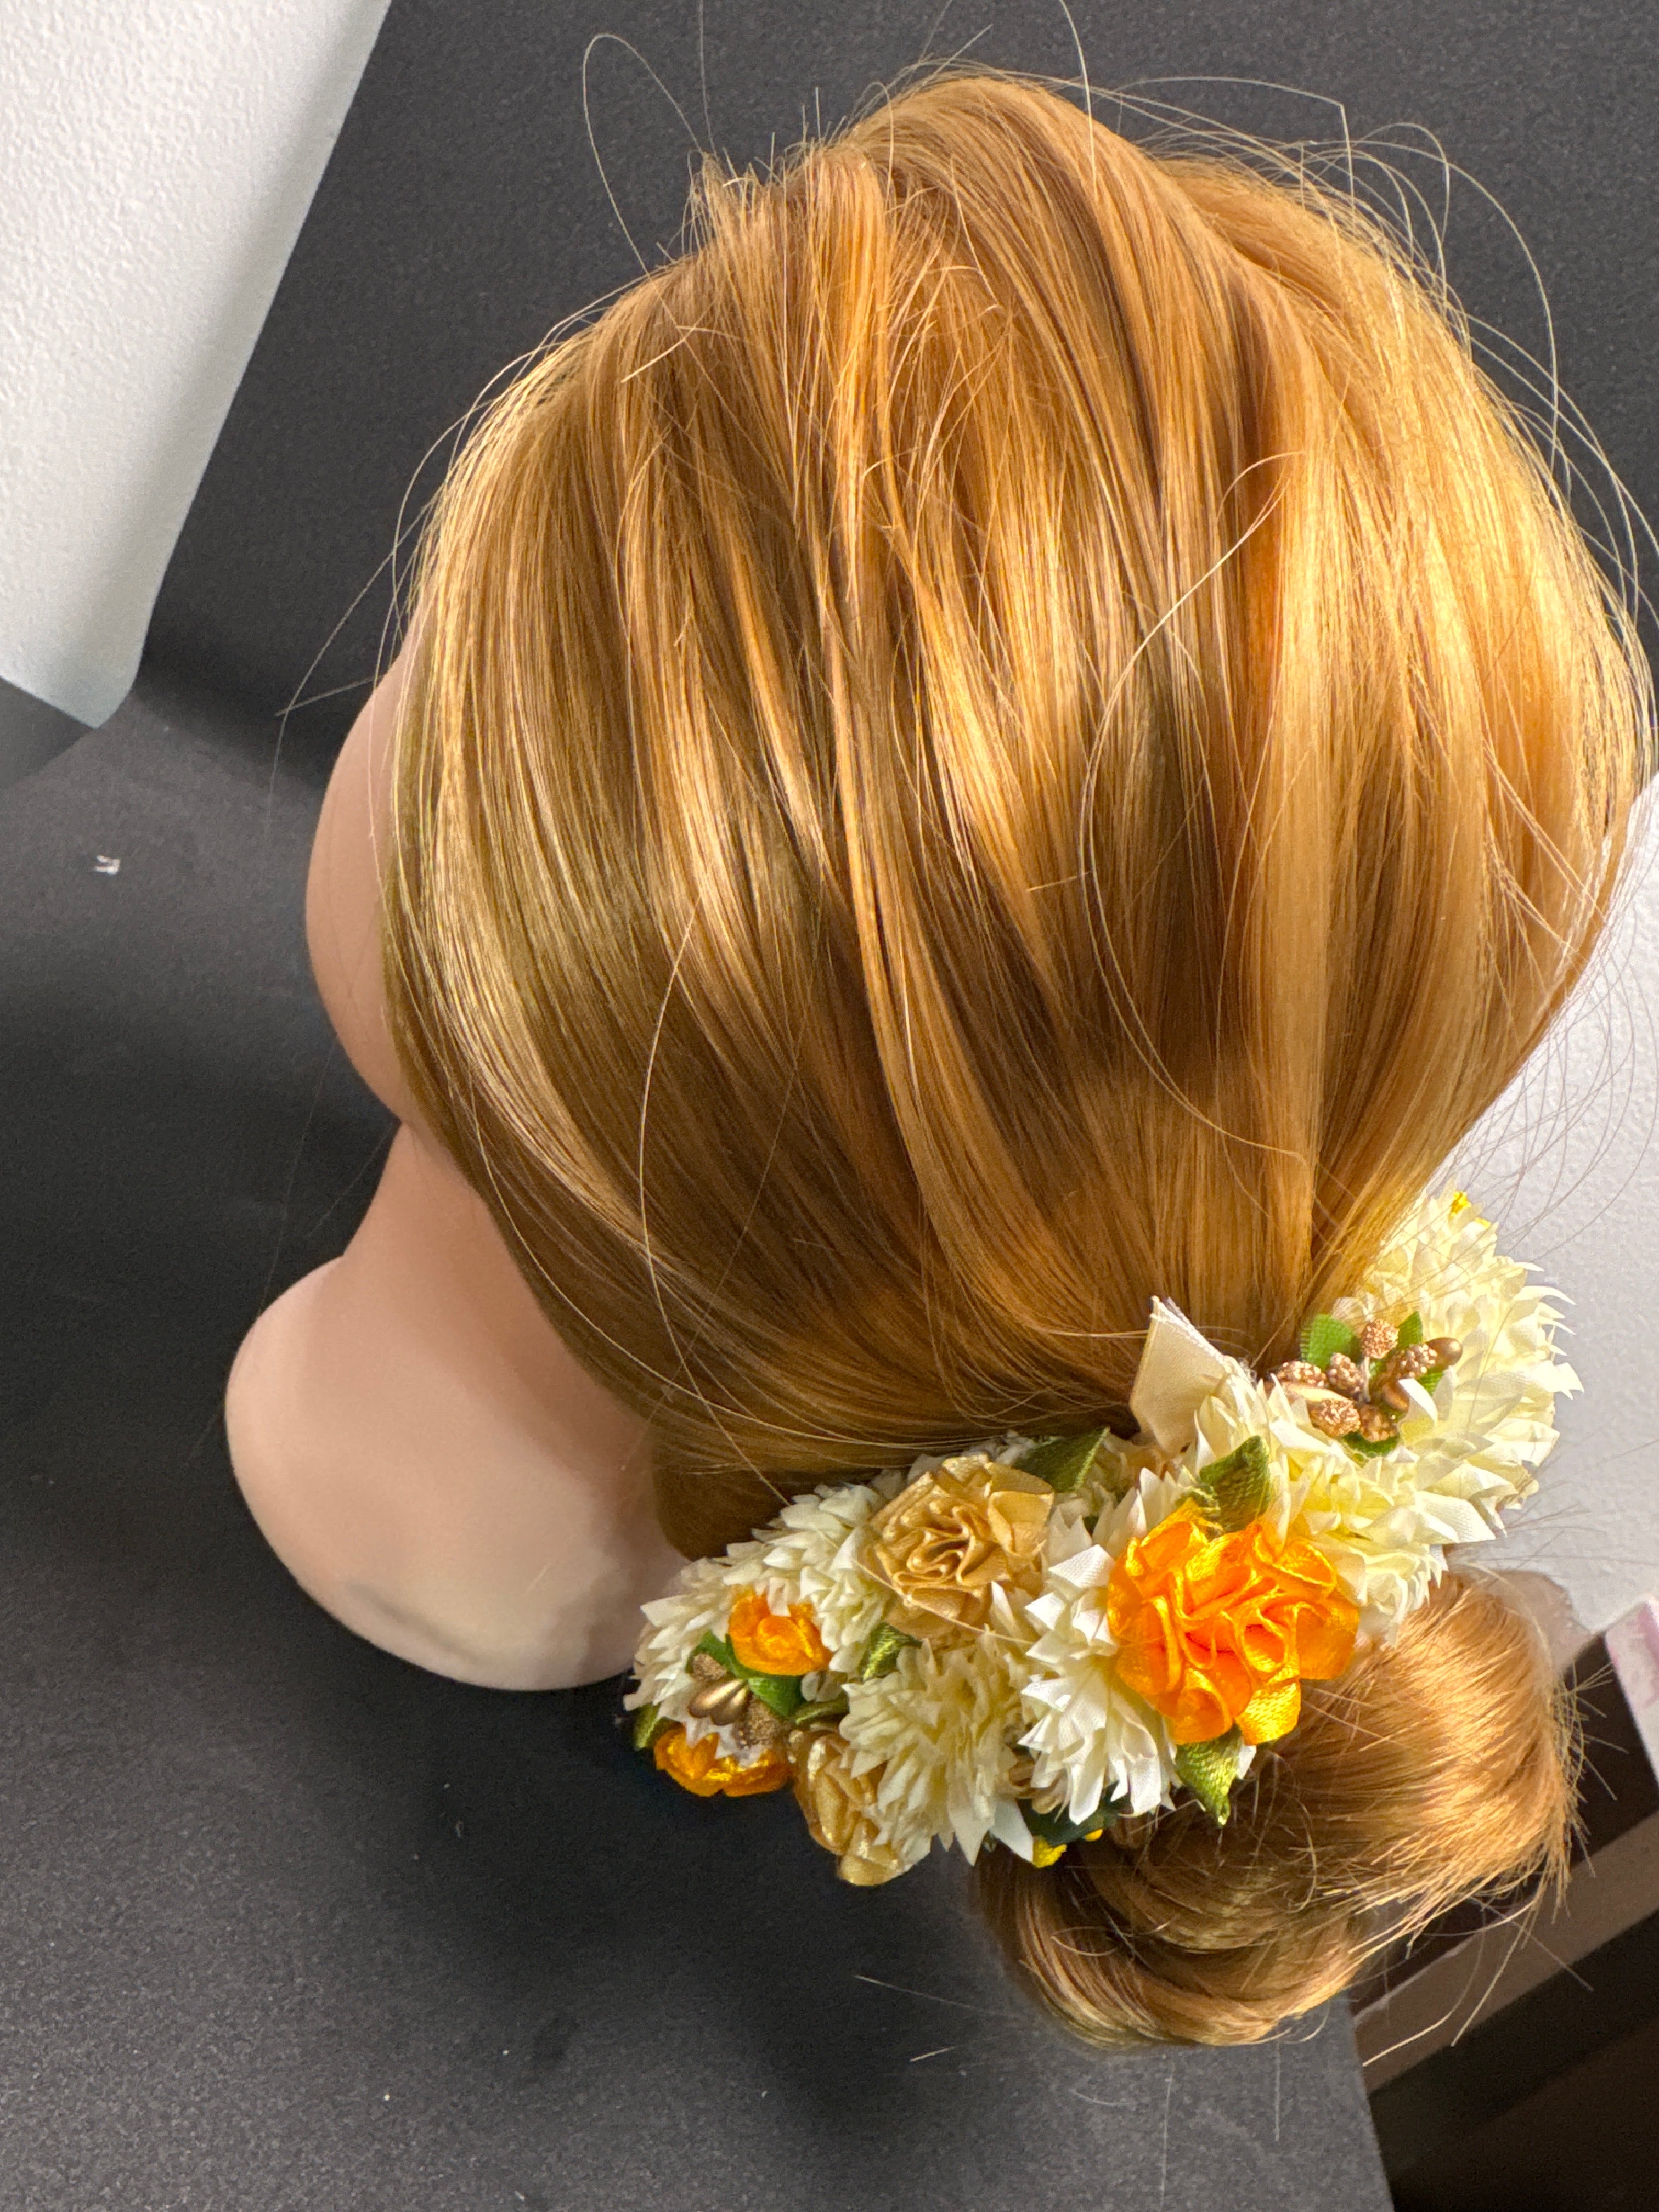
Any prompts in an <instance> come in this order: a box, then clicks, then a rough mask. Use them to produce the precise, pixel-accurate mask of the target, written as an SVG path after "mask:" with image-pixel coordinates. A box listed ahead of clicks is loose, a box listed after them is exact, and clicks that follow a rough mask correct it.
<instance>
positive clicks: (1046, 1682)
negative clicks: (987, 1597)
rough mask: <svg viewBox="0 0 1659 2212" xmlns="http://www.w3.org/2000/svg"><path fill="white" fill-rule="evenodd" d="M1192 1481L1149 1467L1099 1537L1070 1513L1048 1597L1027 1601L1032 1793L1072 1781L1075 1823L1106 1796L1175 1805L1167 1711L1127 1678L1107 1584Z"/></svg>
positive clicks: (1148, 1805)
mask: <svg viewBox="0 0 1659 2212" xmlns="http://www.w3.org/2000/svg"><path fill="white" fill-rule="evenodd" d="M1190 1490H1191V1483H1190V1480H1189V1479H1188V1476H1187V1474H1185V1472H1184V1471H1182V1470H1181V1469H1179V1468H1177V1469H1176V1471H1174V1472H1172V1473H1169V1474H1158V1473H1155V1472H1152V1471H1151V1470H1147V1471H1146V1472H1143V1473H1142V1474H1140V1475H1139V1478H1138V1480H1136V1482H1135V1485H1134V1487H1133V1489H1132V1490H1131V1491H1129V1492H1128V1493H1127V1496H1125V1497H1124V1498H1121V1499H1120V1500H1118V1501H1117V1502H1116V1503H1115V1504H1109V1505H1107V1506H1106V1507H1105V1508H1104V1509H1103V1511H1102V1513H1101V1516H1100V1518H1099V1520H1098V1521H1097V1522H1096V1524H1095V1529H1094V1534H1093V1535H1092V1537H1091V1536H1090V1534H1089V1533H1088V1531H1087V1530H1086V1529H1085V1528H1083V1527H1082V1526H1081V1524H1080V1522H1077V1521H1075V1520H1074V1519H1073V1517H1072V1516H1070V1515H1067V1516H1065V1517H1064V1518H1061V1517H1060V1516H1056V1521H1057V1522H1058V1526H1057V1528H1056V1529H1055V1530H1054V1531H1053V1532H1051V1537H1050V1544H1051V1559H1050V1563H1049V1567H1048V1574H1047V1576H1046V1577H1045V1579H1044V1586H1043V1589H1042V1595H1041V1596H1040V1597H1036V1598H1034V1599H1032V1600H1031V1601H1030V1604H1028V1605H1027V1606H1026V1607H1025V1608H1024V1617H1025V1620H1026V1621H1027V1623H1028V1624H1029V1626H1030V1628H1031V1629H1032V1630H1033V1631H1034V1632H1035V1633H1034V1638H1033V1641H1032V1642H1031V1644H1030V1646H1029V1648H1028V1649H1027V1650H1026V1653H1025V1665H1026V1668H1027V1669H1028V1670H1029V1671H1028V1673H1027V1677H1026V1680H1025V1682H1024V1687H1023V1690H1022V1693H1021V1703H1022V1710H1023V1715H1024V1722H1025V1728H1024V1734H1023V1735H1022V1736H1021V1737H1020V1742H1021V1743H1022V1745H1023V1746H1024V1748H1025V1749H1026V1750H1028V1751H1029V1752H1030V1753H1031V1754H1032V1757H1033V1760H1034V1762H1035V1771H1034V1772H1033V1775H1032V1789H1033V1791H1034V1792H1035V1793H1036V1794H1037V1795H1039V1796H1040V1795H1041V1794H1042V1793H1043V1792H1044V1791H1046V1790H1052V1789H1055V1788H1057V1787H1060V1786H1062V1785H1063V1786H1064V1788H1065V1790H1066V1814H1067V1817H1068V1818H1069V1819H1071V1820H1085V1819H1086V1818H1087V1817H1088V1815H1089V1814H1091V1813H1092V1812H1093V1811H1094V1810H1095V1808H1096V1807H1097V1805H1098V1804H1099V1803H1100V1802H1101V1799H1102V1797H1103V1796H1106V1797H1109V1798H1110V1797H1127V1800H1128V1802H1129V1809H1130V1810H1131V1812H1133V1813H1149V1812H1151V1811H1152V1808H1154V1807H1155V1806H1158V1805H1167V1804H1169V1803H1170V1802H1172V1796H1171V1793H1172V1791H1173V1790H1174V1788H1175V1783H1176V1771H1175V1747H1174V1745H1173V1744H1172V1743H1171V1742H1170V1735H1169V1730H1168V1729H1167V1728H1166V1727H1165V1725H1164V1722H1163V1720H1162V1719H1161V1717H1159V1716H1158V1714H1157V1713H1155V1712H1154V1711H1152V1707H1151V1706H1150V1705H1146V1703H1145V1702H1144V1701H1143V1700H1142V1699H1139V1698H1138V1697H1136V1696H1135V1694H1134V1692H1133V1691H1132V1690H1129V1689H1127V1688H1126V1687H1125V1686H1124V1685H1123V1683H1122V1682H1121V1680H1119V1677H1118V1673H1117V1668H1116V1664H1115V1653H1116V1650H1117V1644H1116V1640H1115V1638H1114V1637H1113V1635H1112V1632H1111V1630H1110V1629H1109V1627H1108V1626H1107V1624H1106V1585H1107V1583H1109V1581H1110V1580H1111V1576H1112V1569H1113V1568H1114V1567H1115V1565H1116V1564H1117V1562H1118V1560H1119V1559H1121V1557H1122V1555H1123V1553H1124V1552H1125V1551H1126V1550H1127V1547H1128V1546H1129V1545H1130V1544H1131V1543H1132V1542H1133V1541H1135V1539H1136V1538H1138V1537H1140V1536H1144V1535H1146V1533H1147V1531H1148V1530H1149V1529H1151V1528H1156V1527H1157V1526H1158V1522H1160V1521H1163V1520H1164V1519H1165V1518H1166V1517H1167V1516H1169V1515H1170V1513H1172V1512H1173V1511H1174V1510H1175V1509H1176V1506H1177V1505H1179V1504H1181V1502H1182V1499H1183V1498H1186V1497H1187V1496H1188V1494H1189V1492H1190Z"/></svg>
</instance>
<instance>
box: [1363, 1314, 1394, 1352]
mask: <svg viewBox="0 0 1659 2212" xmlns="http://www.w3.org/2000/svg"><path fill="white" fill-rule="evenodd" d="M1399 1341H1400V1331H1399V1330H1398V1329H1397V1328H1395V1325H1394V1323H1393V1322H1391V1321H1368V1322H1366V1323H1365V1326H1364V1328H1362V1329H1361V1330H1360V1332H1359V1349H1360V1350H1361V1351H1362V1352H1364V1355H1365V1357H1366V1358H1367V1359H1386V1358H1387V1357H1388V1355H1389V1352H1392V1351H1393V1350H1394V1348H1395V1345H1396V1344H1398V1343H1399Z"/></svg>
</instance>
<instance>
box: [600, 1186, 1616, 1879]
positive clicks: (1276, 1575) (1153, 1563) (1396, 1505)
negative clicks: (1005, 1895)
mask: <svg viewBox="0 0 1659 2212" xmlns="http://www.w3.org/2000/svg"><path fill="white" fill-rule="evenodd" d="M1530 1272H1531V1271H1530V1270H1529V1269H1528V1268H1527V1267H1524V1266H1522V1265H1521V1264H1519V1263H1518V1262H1516V1261H1511V1260H1506V1259H1504V1258H1503V1257H1502V1256H1501V1255H1500V1254H1499V1253H1498V1249H1497V1231H1496V1230H1495V1229H1494V1228H1493V1226H1492V1224H1491V1223H1490V1222H1488V1221H1485V1220H1483V1219H1482V1218H1480V1215H1479V1214H1478V1213H1477V1212H1475V1211H1474V1207H1473V1206H1471V1205H1470V1204H1469V1202H1468V1199H1466V1198H1465V1197H1464V1196H1463V1195H1462V1194H1461V1193H1458V1194H1455V1195H1453V1196H1452V1197H1450V1198H1449V1199H1426V1200H1424V1201H1423V1202H1422V1204H1421V1205H1420V1206H1419V1207H1418V1208H1417V1209H1416V1211H1415V1212H1413V1215H1412V1217H1411V1218H1410V1219H1409V1220H1408V1221H1407V1224H1406V1225H1405V1226H1404V1228H1403V1229H1402V1230H1401V1232H1400V1234H1399V1236H1398V1237H1396V1239H1395V1243H1393V1244H1392V1245H1391V1246H1390V1247H1389V1249H1388V1250H1387V1251H1386V1252H1385V1253H1384V1254H1383V1257H1382V1258H1381V1260H1380V1261H1378V1263H1377V1266H1376V1270H1375V1272H1374V1273H1373V1275H1372V1277H1371V1279H1370V1282H1369V1283H1368V1284H1367V1285H1365V1287H1364V1290H1363V1291H1361V1292H1359V1293H1358V1294H1357V1295H1355V1296H1353V1297H1345V1298H1342V1299H1340V1300H1339V1301H1338V1302H1337V1304H1336V1305H1335V1306H1334V1308H1333V1310H1331V1311H1330V1312H1329V1313H1325V1314H1316V1316H1314V1317H1313V1318H1312V1319H1311V1320H1310V1322H1308V1324H1307V1327H1306V1328H1305V1329H1304V1332H1303V1337H1302V1345H1301V1357H1300V1358H1298V1359H1295V1360H1292V1361H1291V1362H1289V1363H1288V1364H1286V1365H1285V1366H1283V1367H1281V1368H1279V1370H1278V1371H1277V1373H1276V1374H1274V1375H1273V1376H1270V1377H1268V1378H1267V1379H1266V1380H1262V1379H1261V1378H1259V1377H1257V1376H1255V1375H1254V1374H1252V1373H1251V1372H1250V1370H1249V1369H1248V1368H1247V1367H1245V1366H1244V1365H1243V1364H1241V1363H1240V1362H1239V1361H1237V1360H1236V1359H1231V1358H1227V1357H1226V1355H1225V1353H1222V1352H1218V1350H1217V1349H1216V1347H1215V1346H1213V1345H1212V1344H1210V1343H1209V1342H1208V1341H1207V1340H1206V1339H1205V1338H1204V1336H1203V1335H1202V1334H1200V1332H1199V1331H1198V1330H1197V1329H1196V1328H1194V1326H1193V1324H1192V1323H1191V1322H1189V1321H1188V1319H1187V1318H1186V1316H1184V1315H1182V1313H1180V1312H1179V1311H1178V1310H1176V1308H1175V1307H1173V1306H1171V1305H1169V1304H1165V1303H1164V1301H1163V1300H1162V1299H1154V1300H1153V1302H1152V1317H1151V1322H1150V1324H1149V1327H1148V1329H1147V1333H1146V1346H1145V1350H1144V1352H1143V1355H1142V1358H1141V1362H1140V1366H1139V1371H1138V1373H1137V1376H1136V1379H1135V1385H1134V1389H1133V1393H1132V1394H1131V1397H1130V1407H1131V1410H1132V1411H1133V1413H1134V1414H1135V1416H1136V1419H1138V1420H1139V1423H1140V1434H1139V1437H1137V1438H1136V1439H1135V1440H1134V1441H1133V1442H1132V1443H1125V1442H1123V1441H1121V1439H1120V1438H1119V1437H1116V1436H1115V1435H1113V1434H1112V1433H1111V1432H1110V1431H1109V1430H1106V1429H1103V1428H1097V1429H1091V1430H1088V1431H1085V1432H1084V1433H1082V1434H1080V1435H1077V1436H1066V1437H1020V1436H1006V1437H1002V1438H1001V1439H1000V1440H993V1441H991V1442H988V1443H982V1444H979V1445H975V1447H973V1448H972V1449H969V1450H966V1451H962V1452H958V1453H954V1454H951V1455H945V1456H933V1455H923V1456H922V1457H921V1458H919V1459H917V1460H916V1461H915V1462H914V1464H913V1465H912V1466H911V1468H909V1471H908V1474H907V1473H903V1472H901V1471H899V1470H896V1469H893V1470H889V1471H888V1472H886V1473H884V1474H879V1475H876V1476H873V1477H872V1478H869V1479H867V1480H857V1481H850V1482H842V1483H834V1484H825V1485H821V1486H819V1487H818V1488H817V1489H815V1490H812V1491H810V1492H807V1493H805V1495H804V1496H802V1497H799V1498H794V1499H793V1500H792V1501H791V1502H790V1504H787V1505H786V1506H785V1507H784V1508H783V1510H782V1511H781V1513H779V1514H778V1515H777V1516H776V1518H775V1520H773V1521H770V1522H768V1523H767V1525H766V1526H765V1527H764V1528H761V1529H759V1530H757V1533H756V1534H755V1535H754V1536H753V1537H751V1538H750V1539H748V1540H746V1541H744V1542H742V1543H738V1544H733V1545H732V1546H731V1547H729V1548H728V1549H727V1550H726V1552H725V1553H722V1554H721V1555H720V1557H719V1558H716V1559H696V1560H693V1561H692V1562H691V1563H690V1565H688V1566H687V1567H686V1568H685V1569H684V1572H683V1573H682V1574H681V1576H680V1577H679V1583H678V1588H677V1589H675V1590H674V1591H673V1592H672V1593H671V1595H669V1596H667V1597H665V1598H661V1599H659V1600H658V1601H657V1602H656V1603H654V1604H652V1605H647V1607H645V1615H646V1619H647V1622H648V1624H649V1626H648V1629H647V1633H646V1635H645V1637H644V1638H643V1639H642V1641H641V1644H640V1647H639V1650H638V1653H637V1655H636V1656H635V1669H636V1672H637V1675H638V1683H637V1686H636V1687H635V1689H634V1690H633V1691H632V1692H629V1696H628V1697H627V1699H625V1700H624V1703H625V1704H626V1705H627V1706H628V1707H629V1709H630V1710H631V1711H633V1712H634V1715H635V1721H634V1741H635V1744H636V1745H637V1746H638V1747H639V1748H640V1749H641V1750H642V1751H649V1752H650V1753H652V1754H653V1758H654V1759H655V1761H656V1764H657V1765H658V1766H659V1768H660V1769H661V1770H662V1771H663V1772H664V1773H665V1774H668V1775H670V1776H671V1777H672V1778H673V1779H674V1780H675V1781H676V1782H678V1783H679V1784H680V1785H681V1786H682V1788H684V1789H686V1790H692V1791H695V1792H696V1794H697V1795H698V1796H715V1795H717V1794H718V1795H723V1796H754V1795H757V1794H759V1793H761V1792H763V1791H766V1790H780V1789H782V1788H785V1787H786V1786H789V1787H793V1790H794V1793H795V1796H796V1799H797V1802H799V1806H800V1808H801V1810H802V1812H803V1813H804V1814H805V1818H806V1822H807V1826H808V1827H809V1828H810V1829H811V1832H812V1835H813V1837H814V1838H815V1839H816V1840H817V1842H818V1843H819V1844H823V1846H824V1847H825V1849H827V1850H831V1851H833V1852H834V1853H835V1854H836V1859H837V1861H838V1863H839V1871H840V1873H841V1875H842V1877H843V1879H844V1880H846V1881H852V1882H856V1883H860V1884H861V1885H865V1886H869V1885H873V1884H875V1883H878V1882H883V1881H889V1880H890V1878H891V1877H892V1876H893V1875H896V1874H902V1873H903V1872H904V1871H905V1869H907V1868H909V1867H912V1866H914V1865H915V1864H916V1863H918V1861H920V1860H921V1859H922V1858H924V1857H926V1856H927V1851H928V1850H929V1848H930V1846H931V1845H932V1844H933V1843H934V1842H935V1841H936V1840H938V1841H941V1842H944V1843H945V1844H950V1843H955V1844H957V1845H958V1847H959V1848H960V1849H961V1850H962V1851H963V1854H964V1855H965V1856H966V1857H968V1858H969V1860H972V1859H973V1858H974V1857H975V1856H976V1855H977V1853H978V1852H979V1850H981V1847H982V1846H983V1845H984V1844H985V1843H986V1841H987V1838H994V1839H995V1840H996V1841H997V1842H999V1843H1000V1844H1004V1845H1006V1847H1007V1848H1008V1849H1009V1850H1013V1851H1016V1852H1018V1854H1019V1856H1020V1857H1023V1858H1024V1859H1026V1860H1028V1861H1029V1862H1030V1863H1031V1864H1033V1865H1035V1866H1039V1867H1042V1866H1048V1865H1051V1864H1052V1863H1054V1861H1055V1860H1056V1859H1058V1858H1059V1857H1060V1856H1061V1855H1062V1854H1063V1852H1064V1851H1065V1850H1066V1847H1067V1845H1068V1844H1072V1843H1074V1842H1076V1841H1078V1840H1079V1838H1092V1837H1095V1836H1097V1835H1099V1834H1100V1833H1101V1832H1103V1829H1104V1828H1105V1827H1106V1826H1108V1825H1109V1823H1110V1822H1112V1821H1113V1820H1117V1819H1119V1818H1120V1817H1121V1816H1122V1815H1124V1814H1144V1813H1150V1812H1152V1811H1153V1810H1154V1809H1155V1808H1158V1807H1160V1806H1173V1805H1174V1804H1175V1803H1176V1793H1177V1792H1180V1791H1182V1790H1184V1791H1186V1792H1188V1794H1189V1795H1190V1796H1193V1797H1194V1798H1195V1799H1196V1800H1197V1801H1198V1802H1199V1803H1200V1804H1201V1805H1202V1806H1203V1807H1204V1808H1206V1811H1207V1812H1208V1814H1209V1815H1210V1817H1211V1818H1212V1820H1215V1821H1217V1822H1218V1823H1224V1822H1225V1820H1226V1819H1227V1816H1228V1810H1229V1804H1230V1799H1231V1791H1232V1789H1233V1786H1234V1784H1236V1783H1237V1780H1238V1779H1239V1778H1240V1777H1241V1776H1242V1775H1243V1773H1245V1772H1246V1771H1247V1770H1248V1769H1249V1765H1250V1762H1251V1760H1252V1759H1253V1758H1254V1757H1255V1751H1256V1747H1258V1746H1259V1745H1261V1744H1263V1743H1270V1742H1273V1741H1276V1740H1278V1739H1279V1738H1280V1737H1282V1736H1284V1735H1287V1734H1288V1733H1289V1732H1290V1731H1291V1729H1293V1728H1294V1727H1295V1726H1296V1723H1297V1717H1298V1714H1299V1712H1300V1709H1301V1699H1302V1684H1303V1683H1304V1682H1307V1681H1315V1682H1318V1681H1328V1680H1333V1679H1334V1678H1335V1677H1336V1676H1338V1675H1340V1674H1341V1673H1342V1671H1343V1670H1344V1668H1346V1666H1347V1664H1348V1662H1349V1660H1350V1659H1351V1657H1352V1654H1353V1651H1354V1649H1355V1645H1356V1643H1357V1642H1358V1639H1359V1638H1372V1639H1380V1640H1383V1641H1388V1640H1389V1639H1391V1638H1393V1637H1394V1636H1395V1634H1396V1633H1397V1632H1398V1630H1399V1627H1400V1625H1401V1622H1402V1621H1403V1620H1405V1619H1406V1617H1407V1615H1408V1614H1409V1613H1412V1612H1413V1610H1414V1609H1415V1608H1416V1607H1418V1606H1419V1605H1421V1604H1422V1603H1423V1602H1424V1601H1425V1599H1426V1597H1427V1596H1428V1595H1429V1592H1430V1590H1431V1588H1432V1586H1433V1584H1434V1583H1436V1582H1437V1580H1438V1579H1439V1577H1440V1576H1441V1575H1442V1574H1443V1572H1444V1571H1445V1566H1446V1552H1447V1548H1448V1547H1449V1546H1452V1545H1457V1544H1472V1543H1479V1542H1482V1541H1486V1539H1488V1538H1490V1537H1492V1536H1494V1535H1496V1534H1498V1533H1499V1530H1500V1526H1501V1523H1500V1520H1499V1516H1500V1515H1501V1514H1502V1513H1503V1512H1504V1511H1505V1510H1507V1509H1508V1508H1510V1507H1511V1506H1514V1505H1516V1504H1518V1503H1519V1502H1520V1501H1521V1500H1522V1498H1526V1497H1527V1496H1528V1494H1529V1493H1530V1492H1532V1491H1533V1490H1534V1489H1535V1488H1536V1480H1535V1474H1534V1470H1535V1469H1536V1468H1537V1467H1538V1466H1539V1464H1540V1463H1541V1461H1542V1460H1543V1459H1544V1457H1545V1456H1546V1455H1547V1453H1548V1451H1549V1449H1550V1448H1551V1446H1552V1445H1553V1443H1554V1442H1555V1435H1556V1431H1555V1425H1554V1401H1555V1399H1556V1398H1557V1397H1558V1396H1559V1395H1561V1394H1562V1393H1563V1392H1565V1391H1571V1390H1576V1389H1577V1388H1578V1387H1579V1385H1578V1380H1577V1376H1575V1375H1574V1373H1573V1371H1572V1370H1571V1367H1569V1366H1568V1365H1567V1364H1565V1361H1563V1360H1561V1359H1559V1358H1557V1357H1556V1355H1555V1348H1554V1336H1555V1328H1556V1325H1557V1323H1558V1322H1559V1319H1560V1316H1559V1312H1558V1310H1557V1306H1558V1304H1559V1303H1564V1302H1563V1301H1561V1300H1560V1299H1559V1293H1557V1292H1555V1291H1548V1290H1545V1289H1543V1288H1542V1287H1541V1286H1539V1285H1534V1284H1533V1283H1530V1282H1529V1281H1528V1274H1529V1273H1530Z"/></svg>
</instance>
